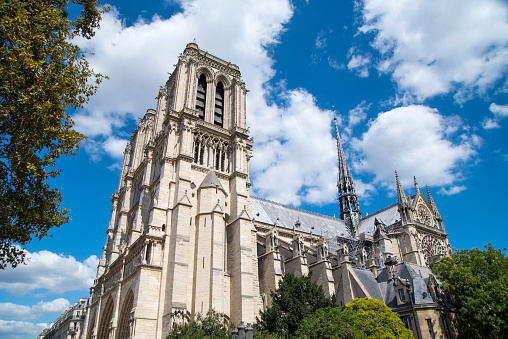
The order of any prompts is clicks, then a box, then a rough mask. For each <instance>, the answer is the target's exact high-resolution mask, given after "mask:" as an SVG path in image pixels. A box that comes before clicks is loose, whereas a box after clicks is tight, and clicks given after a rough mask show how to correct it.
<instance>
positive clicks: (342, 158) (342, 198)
mask: <svg viewBox="0 0 508 339" xmlns="http://www.w3.org/2000/svg"><path fill="white" fill-rule="evenodd" d="M333 120H334V123H335V134H336V136H337V157H338V160H339V164H338V167H339V168H338V174H337V187H338V189H339V204H340V218H341V219H342V220H344V221H345V222H346V224H347V226H348V227H349V229H350V231H351V233H352V235H353V236H355V232H356V227H357V225H358V223H359V221H360V219H361V218H362V212H361V211H360V205H359V204H358V196H357V195H356V192H355V183H354V181H353V177H352V175H351V172H350V171H349V167H348V165H347V162H346V155H345V154H344V149H343V148H342V143H341V140H340V134H339V126H338V124H337V117H336V116H335V109H334V110H333Z"/></svg>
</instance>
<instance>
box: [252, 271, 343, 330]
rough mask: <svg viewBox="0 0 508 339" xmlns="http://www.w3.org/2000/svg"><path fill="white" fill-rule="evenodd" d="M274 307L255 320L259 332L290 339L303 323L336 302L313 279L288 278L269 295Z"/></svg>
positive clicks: (306, 277) (291, 276)
mask: <svg viewBox="0 0 508 339" xmlns="http://www.w3.org/2000/svg"><path fill="white" fill-rule="evenodd" d="M270 294H271V297H272V306H271V307H268V308H267V309H266V311H264V312H261V319H259V318H256V320H257V325H256V330H258V331H262V332H269V333H274V334H277V335H278V336H280V337H283V338H290V337H292V335H293V334H294V333H295V332H296V330H297V329H298V327H299V326H300V323H301V322H302V320H303V319H304V318H305V317H306V316H308V315H309V314H312V313H314V312H316V311H317V310H318V309H320V308H324V307H329V306H333V305H334V300H335V299H334V298H327V297H325V294H324V292H323V288H322V287H321V286H318V285H317V284H316V283H315V282H312V281H311V275H309V276H302V277H296V276H294V275H293V274H286V275H285V276H284V277H283V278H282V280H280V281H279V287H278V289H277V290H276V291H275V292H274V291H271V292H270Z"/></svg>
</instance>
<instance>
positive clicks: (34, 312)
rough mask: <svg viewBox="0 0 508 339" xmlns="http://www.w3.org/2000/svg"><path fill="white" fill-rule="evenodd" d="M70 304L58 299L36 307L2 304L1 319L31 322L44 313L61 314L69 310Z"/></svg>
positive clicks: (39, 303)
mask: <svg viewBox="0 0 508 339" xmlns="http://www.w3.org/2000/svg"><path fill="white" fill-rule="evenodd" d="M69 306H70V303H69V301H68V300H67V299H64V298H58V299H55V300H53V301H48V302H46V301H39V302H38V303H37V304H36V305H33V306H25V305H17V304H13V303H0V317H1V318H4V319H16V320H30V319H38V318H40V317H42V316H43V315H44V313H57V314H61V313H63V312H64V311H65V310H66V309H68V308H69Z"/></svg>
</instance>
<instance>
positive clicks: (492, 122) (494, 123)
mask: <svg viewBox="0 0 508 339" xmlns="http://www.w3.org/2000/svg"><path fill="white" fill-rule="evenodd" d="M482 127H483V129H495V128H500V127H501V125H499V122H498V120H497V119H492V118H485V119H483V121H482Z"/></svg>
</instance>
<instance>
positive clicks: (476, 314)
mask: <svg viewBox="0 0 508 339" xmlns="http://www.w3.org/2000/svg"><path fill="white" fill-rule="evenodd" d="M504 250H506V249H504ZM432 269H433V270H434V271H435V272H436V274H437V275H438V276H439V277H440V278H441V280H442V281H443V282H444V284H445V287H446V288H448V290H449V291H450V292H451V294H452V301H453V306H454V307H455V309H456V311H457V313H458V315H459V318H460V327H459V331H460V333H461V334H462V335H463V336H464V337H466V338H508V257H507V256H506V254H504V253H503V252H502V251H501V250H496V249H495V248H493V247H492V246H491V245H490V244H489V245H488V246H485V250H480V249H478V248H473V249H470V250H456V251H455V253H453V254H452V255H451V256H450V257H445V258H443V259H442V260H441V261H440V262H437V263H435V264H433V265H432Z"/></svg>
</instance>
